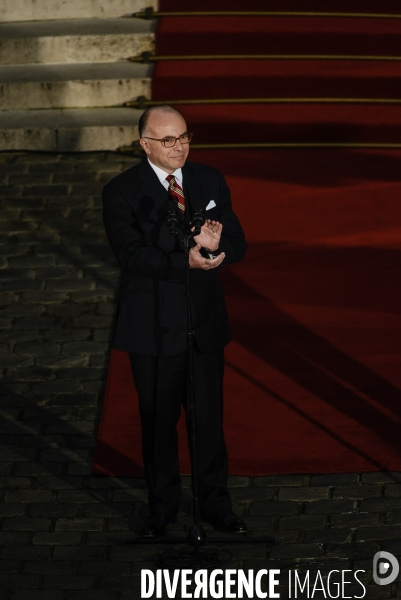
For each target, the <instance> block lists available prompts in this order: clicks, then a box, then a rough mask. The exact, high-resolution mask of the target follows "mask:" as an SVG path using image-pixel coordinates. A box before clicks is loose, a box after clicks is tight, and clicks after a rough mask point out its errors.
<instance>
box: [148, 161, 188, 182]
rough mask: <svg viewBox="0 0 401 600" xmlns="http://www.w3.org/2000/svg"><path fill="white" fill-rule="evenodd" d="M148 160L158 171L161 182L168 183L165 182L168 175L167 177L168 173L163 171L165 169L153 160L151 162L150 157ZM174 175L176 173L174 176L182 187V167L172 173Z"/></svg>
mask: <svg viewBox="0 0 401 600" xmlns="http://www.w3.org/2000/svg"><path fill="white" fill-rule="evenodd" d="M148 162H149V164H150V166H151V167H152V169H153V170H154V172H155V173H156V175H157V177H158V179H159V181H160V183H161V184H163V185H166V184H165V183H164V182H166V177H167V175H168V173H166V171H163V169H160V167H157V166H156V165H154V164H153V163H152V162H150V160H149V159H148ZM172 175H174V177H175V178H176V180H177V183H179V185H180V186H181V187H182V182H183V177H182V169H181V168H179V169H176V170H175V171H174V173H172ZM166 183H167V182H166Z"/></svg>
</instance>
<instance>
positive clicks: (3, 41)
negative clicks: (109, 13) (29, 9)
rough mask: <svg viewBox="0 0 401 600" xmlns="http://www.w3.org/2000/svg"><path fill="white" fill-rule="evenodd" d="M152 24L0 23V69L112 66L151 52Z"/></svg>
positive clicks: (80, 21) (102, 21) (125, 21)
mask: <svg viewBox="0 0 401 600" xmlns="http://www.w3.org/2000/svg"><path fill="white" fill-rule="evenodd" d="M155 23H156V22H155V21H147V20H144V19H66V20H59V21H33V22H20V23H0V65H20V64H32V63H77V62H96V63H99V62H115V61H117V60H122V59H124V58H128V57H130V56H136V55H138V54H140V53H141V52H145V51H153V50H154V29H155Z"/></svg>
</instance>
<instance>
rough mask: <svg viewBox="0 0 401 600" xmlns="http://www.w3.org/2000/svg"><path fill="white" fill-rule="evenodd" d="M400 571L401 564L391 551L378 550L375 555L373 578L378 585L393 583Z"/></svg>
mask: <svg viewBox="0 0 401 600" xmlns="http://www.w3.org/2000/svg"><path fill="white" fill-rule="evenodd" d="M399 572H400V565H399V563H398V560H397V559H396V557H395V556H393V555H392V554H390V552H384V550H382V551H381V552H376V554H375V555H374V557H373V580H374V582H375V583H377V585H388V584H389V583H393V581H395V580H396V579H397V577H398V573H399Z"/></svg>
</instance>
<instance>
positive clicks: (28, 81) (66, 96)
mask: <svg viewBox="0 0 401 600" xmlns="http://www.w3.org/2000/svg"><path fill="white" fill-rule="evenodd" d="M152 69H153V67H152V65H145V64H139V63H130V62H128V61H120V62H116V63H87V64H64V65H12V66H3V67H0V82H1V83H0V92H1V96H2V100H1V107H2V110H22V109H48V108H87V107H107V106H122V105H123V103H124V102H127V101H129V100H132V99H135V98H137V97H138V96H141V95H145V96H147V97H150V93H151V74H152Z"/></svg>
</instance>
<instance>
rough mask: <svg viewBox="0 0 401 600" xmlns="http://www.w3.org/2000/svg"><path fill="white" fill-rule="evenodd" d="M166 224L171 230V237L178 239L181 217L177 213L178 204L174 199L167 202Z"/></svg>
mask: <svg viewBox="0 0 401 600" xmlns="http://www.w3.org/2000/svg"><path fill="white" fill-rule="evenodd" d="M166 224H167V226H168V228H169V230H170V235H171V236H172V237H178V231H177V226H178V224H179V217H178V213H177V202H176V201H175V200H173V199H170V200H169V201H168V202H167V212H166Z"/></svg>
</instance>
